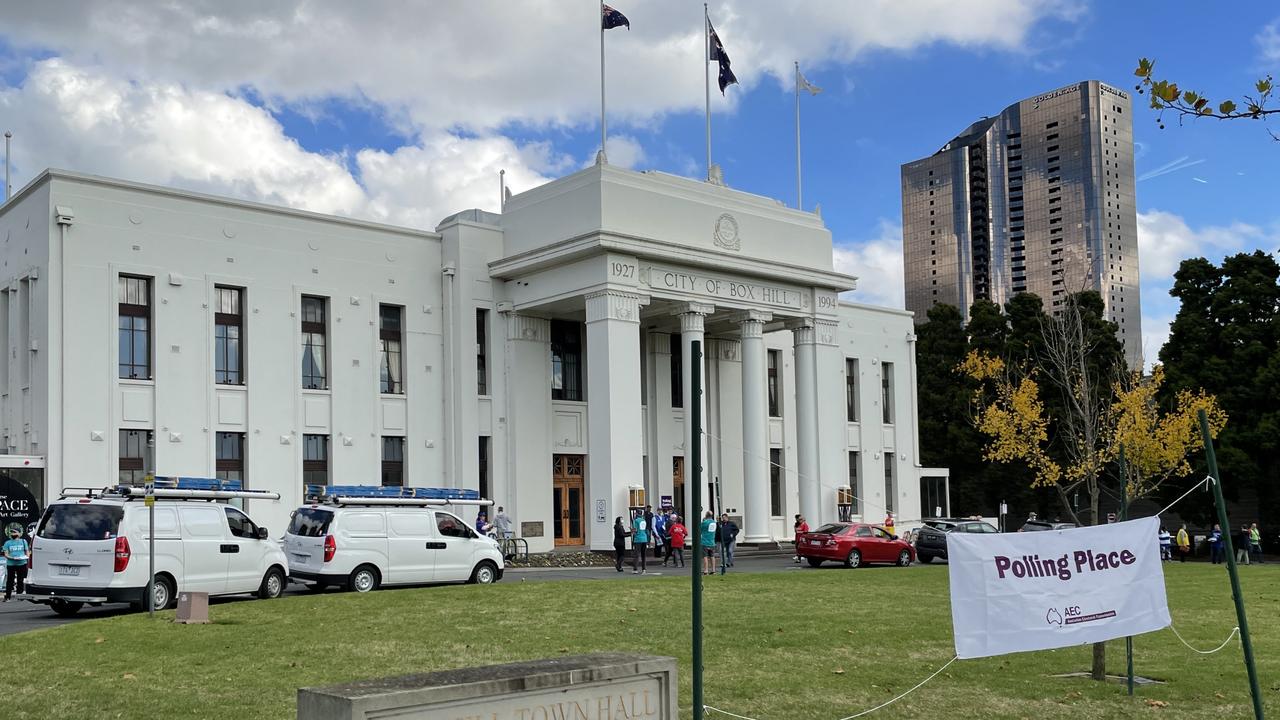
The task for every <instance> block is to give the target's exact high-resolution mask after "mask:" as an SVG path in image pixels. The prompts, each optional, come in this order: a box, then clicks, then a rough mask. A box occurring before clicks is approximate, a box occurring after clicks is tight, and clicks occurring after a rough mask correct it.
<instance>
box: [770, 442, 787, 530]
mask: <svg viewBox="0 0 1280 720" xmlns="http://www.w3.org/2000/svg"><path fill="white" fill-rule="evenodd" d="M785 487H786V479H785V476H784V475H783V472H782V450H781V449H780V448H772V449H770V450H769V514H770V515H772V516H773V517H782V491H783V489H784V488H785Z"/></svg>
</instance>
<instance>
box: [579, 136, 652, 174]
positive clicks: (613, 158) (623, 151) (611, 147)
mask: <svg viewBox="0 0 1280 720" xmlns="http://www.w3.org/2000/svg"><path fill="white" fill-rule="evenodd" d="M606 155H608V156H609V164H610V165H617V166H618V167H624V168H636V167H639V166H640V165H642V164H643V163H646V162H648V160H649V158H648V156H647V155H646V154H645V152H644V146H642V145H641V144H640V141H639V140H637V139H635V138H633V137H631V136H630V135H616V134H613V133H610V135H609V140H608V152H606ZM595 164H596V155H595V152H594V151H592V153H591V156H590V157H588V158H585V159H584V160H583V161H582V163H581V167H589V166H591V165H595Z"/></svg>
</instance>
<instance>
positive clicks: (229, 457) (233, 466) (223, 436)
mask: <svg viewBox="0 0 1280 720" xmlns="http://www.w3.org/2000/svg"><path fill="white" fill-rule="evenodd" d="M215 443H216V445H217V447H215V448H214V452H215V454H216V459H215V461H214V476H215V477H217V478H218V479H219V480H239V481H240V482H244V433H237V432H220V433H218V434H217V435H216V440H215Z"/></svg>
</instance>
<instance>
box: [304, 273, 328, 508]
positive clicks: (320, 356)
mask: <svg viewBox="0 0 1280 720" xmlns="http://www.w3.org/2000/svg"><path fill="white" fill-rule="evenodd" d="M328 304H329V299H328V298H322V297H315V296H312V295H303V296H302V387H303V388H305V389H307V390H325V389H327V388H328V387H329V382H328V377H329V376H328V374H327V372H328V370H327V369H328V366H329V364H328V362H327V360H328V354H327V352H328V348H327V342H326V340H327V336H328V327H329V324H328ZM316 437H319V436H316ZM326 477H327V475H326ZM313 484H315V483H313Z"/></svg>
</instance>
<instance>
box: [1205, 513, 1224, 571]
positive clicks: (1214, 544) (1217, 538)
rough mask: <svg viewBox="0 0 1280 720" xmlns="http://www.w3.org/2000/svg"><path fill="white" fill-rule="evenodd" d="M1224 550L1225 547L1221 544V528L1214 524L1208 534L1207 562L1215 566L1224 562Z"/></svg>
mask: <svg viewBox="0 0 1280 720" xmlns="http://www.w3.org/2000/svg"><path fill="white" fill-rule="evenodd" d="M1225 550H1226V546H1225V545H1224V544H1223V542H1222V528H1221V527H1219V526H1218V524H1217V523H1214V525H1213V532H1211V533H1209V562H1211V563H1213V564H1214V565H1217V564H1218V563H1220V562H1222V561H1223V560H1225V559H1226V558H1225V557H1224V555H1225V554H1226V553H1225Z"/></svg>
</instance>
